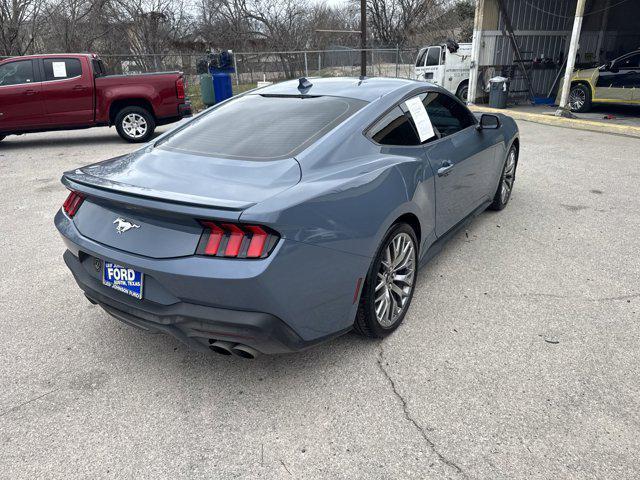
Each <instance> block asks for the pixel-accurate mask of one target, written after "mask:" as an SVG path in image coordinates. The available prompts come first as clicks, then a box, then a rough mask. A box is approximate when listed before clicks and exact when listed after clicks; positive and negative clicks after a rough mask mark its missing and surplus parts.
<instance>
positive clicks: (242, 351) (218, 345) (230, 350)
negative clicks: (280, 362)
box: [209, 340, 260, 359]
mask: <svg viewBox="0 0 640 480" xmlns="http://www.w3.org/2000/svg"><path fill="white" fill-rule="evenodd" d="M209 343H211V344H210V345H209V348H210V349H211V350H213V351H214V352H216V353H219V354H220V355H227V356H229V355H235V356H236V357H240V358H247V359H254V358H256V357H257V356H258V355H260V352H258V351H257V350H256V349H255V348H251V347H249V346H247V345H242V344H241V343H231V342H223V341H222V340H216V341H212V340H209Z"/></svg>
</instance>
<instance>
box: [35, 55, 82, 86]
mask: <svg viewBox="0 0 640 480" xmlns="http://www.w3.org/2000/svg"><path fill="white" fill-rule="evenodd" d="M80 75H82V66H81V65H80V60H78V59H77V58H47V59H45V60H44V79H45V80H46V81H51V80H65V79H67V78H73V77H79V76H80Z"/></svg>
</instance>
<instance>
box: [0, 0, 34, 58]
mask: <svg viewBox="0 0 640 480" xmlns="http://www.w3.org/2000/svg"><path fill="white" fill-rule="evenodd" d="M42 5H43V1H42V0H0V55H24V54H25V53H27V52H28V51H29V49H30V48H31V47H32V46H33V43H34V41H35V40H36V36H35V33H36V31H37V27H38V21H39V20H40V11H41V7H42Z"/></svg>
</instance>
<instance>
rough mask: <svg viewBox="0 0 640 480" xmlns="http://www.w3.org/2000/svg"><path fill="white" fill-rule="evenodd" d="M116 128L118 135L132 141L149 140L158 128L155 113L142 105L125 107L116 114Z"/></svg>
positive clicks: (141, 141)
mask: <svg viewBox="0 0 640 480" xmlns="http://www.w3.org/2000/svg"><path fill="white" fill-rule="evenodd" d="M115 125H116V130H117V131H118V135H120V137H122V139H123V140H126V141H127V142H130V143H143V142H146V141H148V140H149V139H150V138H151V135H153V131H154V130H155V129H156V121H155V119H154V118H153V115H152V114H151V113H150V112H149V111H148V110H147V109H146V108H142V107H134V106H131V107H124V108H123V109H122V110H120V111H119V112H118V114H117V115H116V121H115Z"/></svg>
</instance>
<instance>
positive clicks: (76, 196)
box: [62, 191, 84, 218]
mask: <svg viewBox="0 0 640 480" xmlns="http://www.w3.org/2000/svg"><path fill="white" fill-rule="evenodd" d="M83 201H84V195H82V194H81V193H78V192H73V191H72V192H71V193H70V194H69V196H68V197H67V199H66V200H65V201H64V203H63V204H62V208H63V210H64V211H65V213H66V214H67V215H69V217H71V218H73V216H74V215H75V214H76V212H77V211H78V209H79V208H80V205H82V202H83Z"/></svg>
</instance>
